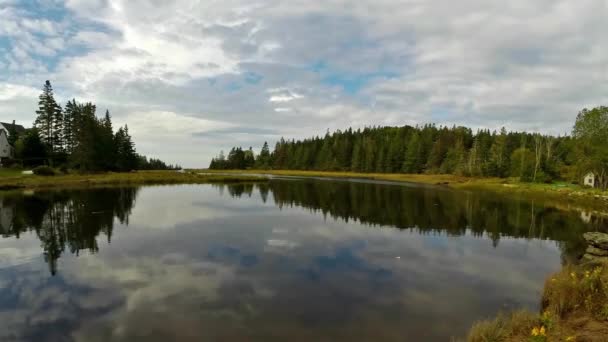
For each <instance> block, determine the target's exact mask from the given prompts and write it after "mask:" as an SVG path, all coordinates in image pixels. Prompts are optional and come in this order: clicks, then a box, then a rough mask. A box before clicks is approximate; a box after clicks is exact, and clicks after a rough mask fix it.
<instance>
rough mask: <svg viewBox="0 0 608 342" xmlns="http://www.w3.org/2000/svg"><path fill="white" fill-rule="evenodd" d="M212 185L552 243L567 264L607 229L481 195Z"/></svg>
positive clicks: (432, 227)
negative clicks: (587, 237) (588, 235)
mask: <svg viewBox="0 0 608 342" xmlns="http://www.w3.org/2000/svg"><path fill="white" fill-rule="evenodd" d="M217 186H218V187H220V192H222V193H223V192H224V189H227V191H228V193H229V194H230V195H231V196H233V197H241V196H243V195H247V196H251V195H252V194H253V193H254V192H256V191H257V192H259V194H260V196H261V197H262V199H263V200H264V202H266V201H267V200H268V198H269V194H272V197H273V199H274V202H275V204H276V205H277V206H278V207H280V208H282V207H284V206H290V207H293V206H298V207H304V208H308V209H310V210H311V211H313V212H322V213H323V215H324V216H330V217H331V218H333V219H342V220H345V221H347V222H348V221H349V220H354V221H357V222H361V223H363V224H367V225H371V226H376V225H380V226H392V227H396V228H400V229H414V230H416V231H417V232H418V233H422V234H424V233H443V234H448V235H452V236H459V235H464V234H465V233H467V232H470V234H472V235H474V236H483V235H487V236H488V237H489V238H490V239H491V240H492V243H493V245H494V246H498V244H499V242H500V239H501V237H515V238H534V239H547V240H554V241H557V242H558V244H559V246H560V248H561V249H562V251H563V257H564V258H565V259H567V260H572V258H577V257H579V256H580V255H581V254H582V252H583V251H584V249H585V242H584V240H583V238H582V234H583V233H584V232H586V231H590V230H606V226H607V223H606V220H605V219H603V218H600V217H587V216H585V215H584V214H582V215H581V214H580V213H578V212H576V211H564V210H560V209H557V208H555V207H552V206H548V205H544V204H542V203H538V202H534V201H526V200H517V199H512V198H504V197H500V196H496V195H493V194H490V193H485V192H461V191H452V190H449V189H437V188H431V187H408V186H397V185H387V184H377V183H363V182H329V181H281V180H274V181H271V182H269V183H261V184H230V185H217Z"/></svg>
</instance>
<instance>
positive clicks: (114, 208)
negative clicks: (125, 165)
mask: <svg viewBox="0 0 608 342" xmlns="http://www.w3.org/2000/svg"><path fill="white" fill-rule="evenodd" d="M137 192H138V189H137V188H104V189H94V190H91V189H82V190H65V191H48V192H36V193H34V194H31V195H21V194H8V195H5V196H4V197H2V198H0V203H1V205H0V208H1V214H0V216H1V217H2V219H0V234H2V236H3V237H10V236H15V237H17V238H18V237H19V236H20V235H22V234H23V233H25V232H29V231H34V232H35V233H36V235H37V237H38V238H39V239H40V243H41V246H42V249H43V251H44V259H45V261H46V262H47V263H48V265H49V270H50V272H51V274H53V275H54V274H55V273H56V272H57V260H58V259H59V257H60V256H61V255H62V254H63V253H64V252H65V250H66V249H68V250H69V252H70V253H74V254H76V255H78V254H79V253H80V251H82V250H88V251H90V252H97V251H98V249H99V247H98V245H97V237H98V236H99V235H100V234H104V235H105V236H106V238H107V239H108V242H109V241H110V240H111V239H112V229H113V228H114V219H117V220H118V221H119V222H120V223H121V224H128V222H129V215H130V213H131V210H132V208H133V206H134V204H135V198H136V197H137Z"/></svg>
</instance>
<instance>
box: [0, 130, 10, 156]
mask: <svg viewBox="0 0 608 342" xmlns="http://www.w3.org/2000/svg"><path fill="white" fill-rule="evenodd" d="M12 155H13V147H12V146H11V145H10V144H9V143H8V133H7V132H6V131H5V130H3V129H0V160H2V159H3V158H10V157H11V156H12Z"/></svg>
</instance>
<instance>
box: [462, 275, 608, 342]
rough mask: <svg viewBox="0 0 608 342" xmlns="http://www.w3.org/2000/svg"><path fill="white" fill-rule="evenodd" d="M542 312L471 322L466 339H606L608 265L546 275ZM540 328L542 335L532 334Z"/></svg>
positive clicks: (592, 341) (586, 341) (496, 341)
mask: <svg viewBox="0 0 608 342" xmlns="http://www.w3.org/2000/svg"><path fill="white" fill-rule="evenodd" d="M542 306H543V313H542V314H533V313H530V312H525V311H519V312H515V313H513V314H510V315H499V316H498V317H497V318H496V319H494V320H488V321H482V322H478V323H475V325H473V327H472V328H471V330H470V333H469V336H468V338H467V341H469V342H515V341H528V342H543V341H578V342H608V265H603V264H584V265H579V266H566V267H564V268H563V269H562V270H561V271H560V272H558V273H556V274H554V275H552V276H551V277H549V278H548V279H547V281H546V283H545V289H544V291H543V298H542ZM534 328H536V329H537V330H536V331H537V332H538V331H539V329H540V328H543V331H544V335H536V336H534V335H533V334H532V332H533V330H532V329H534Z"/></svg>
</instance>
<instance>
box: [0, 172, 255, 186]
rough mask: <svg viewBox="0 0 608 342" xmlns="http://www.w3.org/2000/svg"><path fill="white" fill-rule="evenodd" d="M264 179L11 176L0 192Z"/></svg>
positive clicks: (170, 175) (149, 174) (175, 175)
mask: <svg viewBox="0 0 608 342" xmlns="http://www.w3.org/2000/svg"><path fill="white" fill-rule="evenodd" d="M260 181H267V180H266V179H265V178H260V177H255V176H246V175H200V174H197V173H191V172H185V173H180V172H175V171H138V172H124V173H113V172H108V173H99V174H68V175H57V176H36V175H20V174H19V175H13V176H7V177H0V190H9V189H21V188H26V189H38V188H67V187H89V186H106V185H144V184H203V183H230V182H260Z"/></svg>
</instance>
